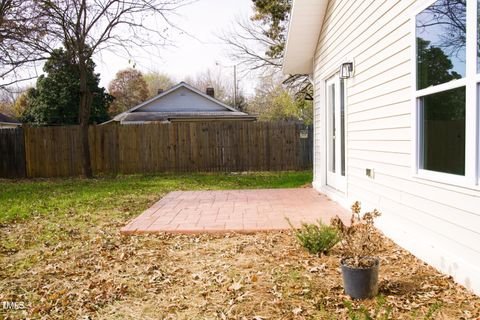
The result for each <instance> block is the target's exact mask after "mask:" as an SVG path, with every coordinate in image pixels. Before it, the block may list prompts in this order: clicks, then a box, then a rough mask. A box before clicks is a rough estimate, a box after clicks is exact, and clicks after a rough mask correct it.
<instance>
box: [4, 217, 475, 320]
mask: <svg viewBox="0 0 480 320" xmlns="http://www.w3.org/2000/svg"><path fill="white" fill-rule="evenodd" d="M120 227H121V224H120V223H112V224H110V225H105V226H102V228H97V229H93V230H92V231H91V232H90V233H78V232H77V233H75V232H73V231H71V230H70V231H69V230H66V231H65V233H66V237H67V238H68V239H70V241H63V242H60V243H57V244H55V245H53V246H48V245H46V246H43V247H41V248H35V249H31V250H29V251H28V252H27V251H19V252H16V251H15V250H10V249H9V248H3V249H2V255H3V256H2V260H1V262H2V270H1V271H0V292H1V293H0V301H16V302H24V303H25V306H26V309H25V310H17V311H12V310H2V311H0V316H1V317H2V318H6V319H17V318H25V317H33V318H57V319H77V318H80V319H89V318H91V319H257V320H258V319H348V317H349V314H350V315H351V314H353V312H354V311H355V310H356V311H357V312H358V311H359V310H360V309H361V308H364V309H365V310H367V312H371V313H372V314H373V312H374V311H375V309H378V310H379V313H380V314H382V313H383V314H384V313H386V312H387V311H388V310H389V309H391V315H390V319H425V317H426V316H428V314H429V313H433V315H432V316H431V318H432V319H477V318H478V317H480V312H479V310H480V298H478V297H476V296H474V295H472V294H470V293H469V292H467V290H465V289H464V288H463V287H461V286H459V285H457V284H455V283H454V282H453V281H452V279H451V278H449V277H447V276H445V275H442V274H440V273H438V272H436V271H435V270H434V269H433V268H431V267H429V266H428V265H426V264H424V263H422V262H421V261H419V260H417V259H416V258H415V257H413V256H412V255H410V254H409V253H408V252H406V251H404V250H402V249H401V248H399V247H398V246H396V245H395V244H393V243H392V242H391V241H389V240H387V239H385V245H384V246H383V249H382V253H381V267H380V294H381V295H382V297H381V298H378V299H372V300H368V301H363V302H356V301H351V300H350V299H349V298H348V297H347V296H345V295H344V293H343V288H342V281H341V274H340V269H339V260H340V257H339V255H338V252H336V250H335V249H334V250H333V251H332V253H331V254H330V255H328V256H322V257H317V256H312V255H310V254H308V253H307V252H306V251H304V250H303V249H302V248H300V247H299V245H298V244H297V243H296V241H295V239H294V237H293V236H292V234H291V233H290V232H272V233H259V234H253V235H236V234H230V235H191V236H187V235H170V234H160V235H141V236H121V235H120V234H119V233H118V230H119V228H120ZM21 228H22V226H20V225H19V226H15V227H12V228H9V230H8V232H20V231H21V230H20V229H21ZM4 231H6V230H5V229H4ZM24 231H26V230H24ZM349 308H350V310H349ZM437 309H438V310H437ZM435 310H436V311H435Z"/></svg>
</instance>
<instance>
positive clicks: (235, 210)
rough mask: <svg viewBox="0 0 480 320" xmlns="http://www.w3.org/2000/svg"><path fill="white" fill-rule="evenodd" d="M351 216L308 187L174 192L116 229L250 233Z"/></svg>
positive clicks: (130, 230)
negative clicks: (290, 224)
mask: <svg viewBox="0 0 480 320" xmlns="http://www.w3.org/2000/svg"><path fill="white" fill-rule="evenodd" d="M335 215H338V216H340V217H341V218H342V219H343V220H345V221H348V219H349V217H350V214H349V212H348V211H347V210H345V209H343V208H342V207H340V206H339V205H338V204H337V203H335V202H333V201H332V200H330V199H329V198H328V197H327V196H325V195H323V194H320V193H318V192H317V191H315V190H313V189H311V188H299V189H260V190H221V191H175V192H170V193H168V194H167V195H166V196H165V197H163V198H162V199H160V200H159V201H158V202H157V203H155V204H154V205H153V206H152V207H150V208H149V209H147V210H146V211H144V212H143V213H142V214H141V215H140V216H138V217H137V218H135V219H133V220H132V221H130V223H129V224H128V225H126V226H125V227H124V228H122V229H121V232H122V233H154V232H178V233H199V232H244V233H249V232H255V231H268V230H284V229H288V228H289V225H288V222H287V220H286V218H288V219H290V221H291V222H292V224H293V225H295V226H300V224H301V222H315V221H317V220H319V219H320V220H322V221H323V222H327V223H328V222H329V221H330V219H331V218H333V217H334V216H335Z"/></svg>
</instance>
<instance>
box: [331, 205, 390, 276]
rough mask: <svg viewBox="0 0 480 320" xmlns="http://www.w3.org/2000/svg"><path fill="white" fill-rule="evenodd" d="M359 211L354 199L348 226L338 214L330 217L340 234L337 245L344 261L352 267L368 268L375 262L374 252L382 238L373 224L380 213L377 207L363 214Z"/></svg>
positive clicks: (359, 206) (380, 244) (380, 243)
mask: <svg viewBox="0 0 480 320" xmlns="http://www.w3.org/2000/svg"><path fill="white" fill-rule="evenodd" d="M360 212H361V205H360V202H358V201H356V202H355V203H354V204H353V205H352V217H351V219H350V225H349V226H347V225H345V224H344V223H343V221H342V220H341V219H340V218H339V217H338V216H336V217H335V218H333V219H332V221H331V225H332V226H334V227H336V228H337V229H338V230H339V232H340V234H341V236H342V241H341V242H340V243H339V245H340V249H341V252H342V256H343V258H344V259H343V261H344V263H345V264H347V265H348V266H349V267H353V268H369V267H371V266H373V265H374V264H375V262H376V258H375V254H376V253H377V252H378V251H379V249H380V247H381V246H382V239H381V237H380V235H379V233H378V232H376V230H375V226H374V220H375V218H377V217H379V216H380V215H381V213H380V212H379V211H378V210H377V209H374V210H373V211H371V212H366V213H364V214H363V215H361V214H360Z"/></svg>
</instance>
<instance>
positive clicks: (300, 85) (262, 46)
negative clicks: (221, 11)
mask: <svg viewBox="0 0 480 320" xmlns="http://www.w3.org/2000/svg"><path fill="white" fill-rule="evenodd" d="M220 39H221V40H222V41H223V42H225V43H226V44H227V45H229V46H230V48H231V56H232V58H233V60H235V61H239V63H240V65H242V66H243V67H244V69H246V70H248V71H249V72H250V71H257V72H259V73H260V74H262V75H263V76H266V77H270V76H273V75H274V74H278V73H280V72H281V69H282V64H283V51H279V52H278V50H276V51H275V52H273V51H272V48H283V46H284V44H285V39H284V37H271V35H270V33H269V30H268V29H267V27H266V26H265V25H264V24H263V23H262V21H259V20H249V21H245V20H243V21H241V20H237V21H236V23H235V27H234V28H233V29H232V30H230V31H229V32H226V33H224V34H223V35H221V36H220ZM283 84H284V85H285V86H286V87H287V88H288V89H289V90H290V91H292V92H294V94H295V95H296V96H298V97H300V98H305V99H307V100H312V99H313V97H312V91H313V90H312V85H311V83H310V80H309V78H308V75H302V74H300V75H290V76H287V77H286V78H285V80H284V81H283Z"/></svg>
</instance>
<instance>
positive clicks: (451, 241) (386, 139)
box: [313, 0, 480, 293]
mask: <svg viewBox="0 0 480 320" xmlns="http://www.w3.org/2000/svg"><path fill="white" fill-rule="evenodd" d="M418 2H419V1H414V0H397V1H393V0H384V1H381V0H379V1H369V0H365V1H349V0H331V1H330V2H329V4H328V8H327V12H326V14H325V18H324V22H323V28H322V31H321V34H320V37H319V40H318V45H317V49H316V53H315V57H314V73H313V80H314V89H315V110H314V116H315V118H314V124H315V135H314V144H315V150H314V155H315V159H314V163H315V164H314V186H315V187H316V188H318V189H319V190H321V191H323V192H327V193H328V194H329V195H330V196H332V197H333V198H334V199H337V200H339V201H340V203H342V204H343V205H345V206H348V205H350V204H351V203H353V202H354V201H355V200H359V201H361V202H362V203H363V204H364V207H365V208H366V209H371V208H374V207H375V208H378V209H379V210H380V211H382V212H383V216H382V218H381V220H380V221H379V226H380V227H381V229H382V230H383V231H384V232H385V233H386V234H387V235H388V236H390V237H391V238H392V239H393V240H395V241H396V242H397V243H399V244H400V245H402V246H404V247H405V248H406V249H408V250H410V251H411V252H412V253H414V254H415V255H417V256H418V257H419V258H421V259H423V260H424V261H426V262H428V263H430V264H432V265H433V266H435V267H436V268H438V269H440V270H441V271H443V272H445V273H449V274H451V275H453V276H454V277H455V279H456V280H457V281H459V282H460V283H462V284H464V285H465V286H467V287H468V288H470V289H471V290H474V291H475V292H476V293H480V247H479V246H478V243H480V188H479V187H478V186H475V185H472V186H470V187H462V186H458V185H454V184H446V183H441V182H435V181H429V180H424V179H419V178H417V177H415V176H414V175H413V174H412V157H413V156H414V155H413V154H412V150H413V146H412V143H414V132H415V130H414V128H412V109H413V108H412V97H413V94H414V90H415V88H412V77H413V74H412V70H413V66H412V63H414V62H413V61H412V50H413V47H412V46H413V43H412V41H411V40H412V34H411V32H412V16H413V13H414V9H415V7H416V6H417V5H418ZM349 60H353V62H354V69H355V74H354V76H353V77H352V78H350V79H348V80H347V81H346V94H347V99H346V101H347V102H346V137H347V139H346V144H347V146H346V159H347V160H346V165H347V173H346V174H347V190H346V193H345V194H344V195H343V198H342V195H340V197H339V195H338V193H336V192H333V191H332V190H330V189H329V188H328V187H325V177H324V175H325V149H324V148H325V146H324V143H325V142H324V139H325V119H324V117H325V110H324V106H323V104H324V102H322V101H323V100H324V99H325V80H326V79H328V78H329V77H331V76H332V75H333V74H334V73H335V72H338V70H339V67H340V64H341V63H343V62H346V61H349ZM366 168H373V169H374V172H375V174H374V178H373V179H372V178H369V177H367V176H366V174H365V169H366Z"/></svg>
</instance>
